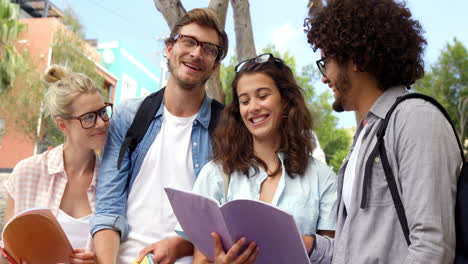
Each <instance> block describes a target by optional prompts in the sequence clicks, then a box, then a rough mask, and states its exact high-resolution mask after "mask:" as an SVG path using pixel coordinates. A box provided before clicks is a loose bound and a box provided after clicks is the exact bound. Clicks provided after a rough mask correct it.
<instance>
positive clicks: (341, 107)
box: [332, 69, 351, 112]
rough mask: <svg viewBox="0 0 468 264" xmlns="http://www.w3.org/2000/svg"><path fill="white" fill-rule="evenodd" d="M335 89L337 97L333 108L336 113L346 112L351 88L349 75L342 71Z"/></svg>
mask: <svg viewBox="0 0 468 264" xmlns="http://www.w3.org/2000/svg"><path fill="white" fill-rule="evenodd" d="M334 87H335V89H336V92H335V95H336V96H335V101H334V102H333V105H332V108H333V110H335V111H336V112H343V111H345V104H346V102H345V98H346V97H347V96H348V92H349V90H350V87H351V84H350V81H349V77H348V74H347V73H346V72H345V71H344V70H343V69H340V71H339V73H338V77H337V80H336V82H335V84H334Z"/></svg>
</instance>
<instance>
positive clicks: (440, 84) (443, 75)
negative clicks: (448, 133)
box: [414, 39, 468, 148]
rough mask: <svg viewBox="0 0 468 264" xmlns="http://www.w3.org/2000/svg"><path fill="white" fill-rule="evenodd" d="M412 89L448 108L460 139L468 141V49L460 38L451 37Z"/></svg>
mask: <svg viewBox="0 0 468 264" xmlns="http://www.w3.org/2000/svg"><path fill="white" fill-rule="evenodd" d="M414 89H415V90H416V91H418V92H421V93H424V94H427V95H430V96H432V97H434V98H436V99H437V100H438V101H439V102H440V103H441V104H442V105H443V106H444V107H445V109H447V112H448V113H449V115H450V117H451V119H452V120H453V121H454V123H455V128H456V129H457V132H458V134H459V136H460V139H462V142H466V141H468V132H467V131H468V51H467V49H466V47H465V46H463V44H462V43H461V42H460V41H458V40H457V39H454V40H453V43H448V44H447V45H446V46H445V48H444V49H443V50H442V52H441V54H440V56H439V59H438V61H437V62H436V63H435V64H434V65H432V66H431V68H430V70H429V71H428V72H427V73H426V75H425V76H424V78H422V79H420V80H418V81H417V82H416V84H415V85H414ZM465 145H466V143H465ZM466 147H467V146H465V148H466Z"/></svg>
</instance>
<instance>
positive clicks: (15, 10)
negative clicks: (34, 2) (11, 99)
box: [0, 0, 24, 92]
mask: <svg viewBox="0 0 468 264" xmlns="http://www.w3.org/2000/svg"><path fill="white" fill-rule="evenodd" d="M18 17H19V6H18V5H17V4H13V3H11V2H10V1H9V0H0V60H1V61H0V92H4V91H6V90H7V89H9V88H10V87H11V86H12V84H13V83H14V81H15V78H16V76H17V74H18V71H19V70H20V68H21V67H20V66H21V64H22V61H21V55H20V54H18V52H17V51H16V48H15V42H16V40H17V38H18V35H19V34H20V33H21V31H22V30H23V29H24V25H23V24H21V23H20V22H19V20H18Z"/></svg>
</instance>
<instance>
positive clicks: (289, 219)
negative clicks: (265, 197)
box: [164, 188, 310, 264]
mask: <svg viewBox="0 0 468 264" xmlns="http://www.w3.org/2000/svg"><path fill="white" fill-rule="evenodd" d="M164 189H165V191H166V194H167V197H168V198H169V202H170V203H171V206H172V209H173V210H174V214H175V215H176V217H177V220H178V221H179V224H180V226H181V227H182V229H183V231H184V235H185V236H186V237H187V238H188V239H189V240H190V241H191V242H192V243H193V244H194V246H195V247H196V248H197V249H198V250H200V251H201V252H202V253H203V254H205V256H207V257H208V258H209V259H210V260H211V261H213V260H214V240H213V238H212V237H211V232H216V233H218V235H219V236H220V237H221V240H222V243H223V247H224V250H225V252H227V251H228V250H229V249H230V248H231V247H232V246H233V245H234V244H235V243H236V242H237V241H238V240H239V239H240V238H242V237H245V238H246V239H247V241H248V243H250V242H251V241H253V242H255V243H256V244H257V245H258V246H259V247H260V252H259V254H258V256H257V260H256V263H258V264H271V263H295V264H309V263H310V262H309V258H308V256H307V252H306V249H305V245H304V243H303V240H302V236H301V235H300V233H299V231H298V229H297V225H296V222H295V221H294V218H293V216H292V215H290V214H289V213H287V212H284V211H282V210H281V209H278V208H276V207H274V206H272V205H270V204H267V203H264V202H262V201H254V200H232V201H229V202H227V203H225V204H223V205H222V206H221V207H220V206H219V203H218V202H217V201H216V200H215V199H212V198H211V197H207V196H204V195H200V194H196V193H193V192H186V191H181V190H177V189H173V188H164ZM248 243H246V245H248ZM244 248H245V247H244Z"/></svg>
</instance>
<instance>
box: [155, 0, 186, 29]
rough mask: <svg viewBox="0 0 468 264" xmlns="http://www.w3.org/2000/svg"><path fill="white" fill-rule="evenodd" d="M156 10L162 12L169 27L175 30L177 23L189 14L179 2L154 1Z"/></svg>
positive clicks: (167, 0)
mask: <svg viewBox="0 0 468 264" xmlns="http://www.w3.org/2000/svg"><path fill="white" fill-rule="evenodd" d="M153 1H154V5H155V6H156V9H157V10H158V11H159V12H161V14H162V15H163V16H164V19H165V20H166V22H167V24H168V25H169V28H170V29H173V28H174V26H175V25H176V23H177V21H178V20H179V19H180V18H181V17H182V16H183V15H185V13H187V11H185V8H184V6H183V5H182V3H181V2H180V1H179V0H153Z"/></svg>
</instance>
